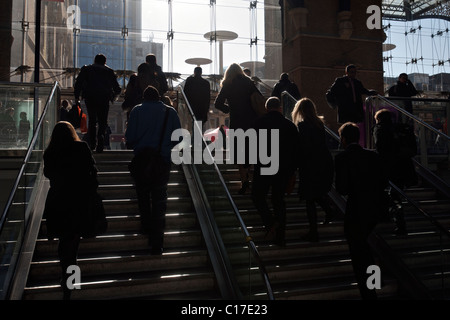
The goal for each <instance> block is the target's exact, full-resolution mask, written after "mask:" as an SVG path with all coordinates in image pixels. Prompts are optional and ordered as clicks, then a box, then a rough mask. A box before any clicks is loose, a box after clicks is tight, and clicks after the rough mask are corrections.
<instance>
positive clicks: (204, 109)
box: [184, 67, 211, 124]
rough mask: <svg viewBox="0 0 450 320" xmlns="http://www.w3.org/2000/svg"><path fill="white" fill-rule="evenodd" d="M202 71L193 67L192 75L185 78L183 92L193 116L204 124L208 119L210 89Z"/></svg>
mask: <svg viewBox="0 0 450 320" xmlns="http://www.w3.org/2000/svg"><path fill="white" fill-rule="evenodd" d="M202 71H203V70H202V68H201V67H196V68H195V69H194V75H193V76H189V77H188V78H187V79H186V83H185V85H184V93H185V94H186V98H187V100H188V101H189V104H190V105H191V108H192V111H193V112H194V115H195V118H196V119H197V120H198V121H202V123H203V124H205V122H207V121H208V112H209V107H210V103H211V90H210V84H209V81H208V80H205V79H203V78H202Z"/></svg>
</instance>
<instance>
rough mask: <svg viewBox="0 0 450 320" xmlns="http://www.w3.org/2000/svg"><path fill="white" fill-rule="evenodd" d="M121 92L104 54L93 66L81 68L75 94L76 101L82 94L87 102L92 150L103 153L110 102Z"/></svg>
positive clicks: (97, 56)
mask: <svg viewBox="0 0 450 320" xmlns="http://www.w3.org/2000/svg"><path fill="white" fill-rule="evenodd" d="M120 92H121V88H120V86H119V83H118V82H117V77H116V75H115V74H114V71H113V69H111V68H110V67H108V66H107V65H106V57H105V56H104V55H103V54H97V55H96V56H95V59H94V63H93V64H91V65H89V66H83V67H82V68H81V70H80V74H79V75H78V77H77V79H76V81H75V92H74V94H75V101H77V102H79V100H80V94H81V95H82V97H83V99H84V101H85V102H86V108H87V111H88V117H89V124H88V132H87V135H88V137H89V147H90V148H91V150H96V151H97V152H103V148H104V142H105V141H104V139H105V137H104V136H105V130H106V126H107V122H108V113H109V102H110V101H111V102H113V101H114V99H115V98H116V96H117V95H119V93H120ZM97 123H98V130H97V128H96V126H97Z"/></svg>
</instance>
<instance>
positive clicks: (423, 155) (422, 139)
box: [419, 126, 428, 168]
mask: <svg viewBox="0 0 450 320" xmlns="http://www.w3.org/2000/svg"><path fill="white" fill-rule="evenodd" d="M419 145H420V153H419V157H420V163H421V164H422V165H423V166H424V167H425V168H428V156H427V153H428V150H427V149H428V148H427V141H426V135H425V128H424V127H422V126H419Z"/></svg>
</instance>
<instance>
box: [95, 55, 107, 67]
mask: <svg viewBox="0 0 450 320" xmlns="http://www.w3.org/2000/svg"><path fill="white" fill-rule="evenodd" d="M94 63H97V64H102V65H104V64H106V56H105V55H104V54H103V53H99V54H98V55H96V56H95V58H94Z"/></svg>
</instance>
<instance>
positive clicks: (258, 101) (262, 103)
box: [250, 90, 267, 116]
mask: <svg viewBox="0 0 450 320" xmlns="http://www.w3.org/2000/svg"><path fill="white" fill-rule="evenodd" d="M250 100H251V102H252V108H253V110H254V111H255V112H256V114H257V115H258V116H262V115H264V114H266V113H267V110H266V98H264V96H263V95H262V94H261V92H259V90H256V91H254V92H253V93H252V95H251V96H250Z"/></svg>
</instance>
